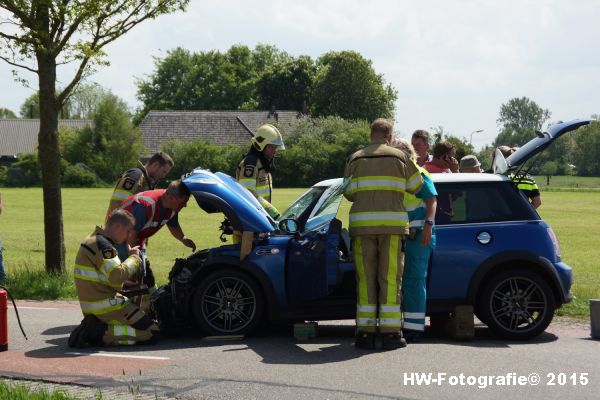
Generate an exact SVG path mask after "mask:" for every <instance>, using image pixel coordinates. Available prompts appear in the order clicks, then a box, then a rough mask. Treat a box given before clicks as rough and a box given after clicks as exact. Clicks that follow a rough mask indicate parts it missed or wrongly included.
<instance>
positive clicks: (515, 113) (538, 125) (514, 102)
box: [494, 97, 551, 147]
mask: <svg viewBox="0 0 600 400" xmlns="http://www.w3.org/2000/svg"><path fill="white" fill-rule="evenodd" d="M550 115H551V113H550V111H549V110H547V109H544V108H541V107H540V106H539V105H537V103H536V102H535V101H533V100H529V99H528V98H527V97H520V98H513V99H510V100H509V101H508V103H505V104H502V106H500V114H499V116H498V119H497V120H496V122H497V123H498V126H499V127H500V133H499V134H498V136H497V137H496V139H495V140H494V146H495V147H497V146H502V145H505V146H510V147H513V146H522V145H524V144H525V143H527V142H528V141H530V140H531V139H533V138H534V137H535V132H536V131H537V130H541V129H542V127H543V125H544V123H545V122H546V121H547V120H548V119H549V118H550Z"/></svg>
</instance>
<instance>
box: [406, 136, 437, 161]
mask: <svg viewBox="0 0 600 400" xmlns="http://www.w3.org/2000/svg"><path fill="white" fill-rule="evenodd" d="M430 136H431V135H430V134H429V132H427V131H426V130H424V129H417V130H416V131H414V132H413V134H412V138H411V144H412V146H413V148H414V149H415V152H416V153H417V165H418V166H419V167H423V166H424V165H425V163H426V162H427V161H431V158H432V157H431V154H429V141H430Z"/></svg>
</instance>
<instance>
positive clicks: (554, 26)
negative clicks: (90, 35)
mask: <svg viewBox="0 0 600 400" xmlns="http://www.w3.org/2000/svg"><path fill="white" fill-rule="evenodd" d="M598 11H600V2H599V1H595V0H589V1H583V0H572V1H569V2H567V1H554V0H545V1H528V0H520V1H513V0H505V1H492V0H489V1H475V0H473V1H461V0H456V1H452V2H450V1H427V0H422V1H418V2H417V1H407V0H401V1H377V0H371V1H368V2H366V1H353V0H344V1H342V0H339V1H338V0H320V1H312V0H307V1H298V0H294V1H292V0H280V1H277V0H272V1H249V0H222V1H203V0H191V1H190V5H189V7H188V10H187V11H186V12H178V13H175V14H172V15H166V16H161V17H159V18H158V19H156V20H153V21H148V22H144V23H143V24H141V25H139V26H137V27H135V28H134V29H133V30H131V31H130V32H129V33H128V34H127V35H125V36H123V37H121V38H120V39H118V40H117V41H116V42H114V43H112V44H110V45H109V46H107V47H106V48H105V51H106V52H107V54H108V60H109V61H110V66H108V67H103V68H101V69H100V70H99V71H98V72H97V73H96V74H94V75H93V76H92V77H91V78H90V79H89V81H91V82H97V83H99V84H100V85H102V86H103V87H105V88H107V89H110V90H111V91H112V92H113V93H114V94H116V95H118V96H119V97H121V98H122V99H124V100H125V101H126V102H127V103H128V104H129V105H130V106H131V107H132V108H136V107H138V106H139V105H140V103H139V101H138V100H137V98H136V91H137V86H136V79H145V78H147V76H148V75H149V74H151V73H152V72H153V70H154V66H155V64H154V63H155V59H156V58H157V57H158V58H161V57H164V56H165V55H166V52H167V51H168V50H170V49H173V48H175V47H177V46H181V47H184V48H186V49H188V50H190V51H192V52H200V51H209V50H220V51H226V50H227V49H228V48H229V47H231V46H232V45H235V44H242V45H246V46H248V47H251V48H254V46H256V45H257V44H271V45H274V46H276V47H277V48H279V49H280V50H284V51H286V52H288V53H289V54H291V55H293V56H299V55H309V56H311V57H312V58H313V59H316V58H318V57H319V56H321V55H323V54H324V53H326V52H328V51H331V50H336V51H339V50H354V51H357V52H359V53H360V54H362V55H363V56H364V57H365V58H368V59H370V60H371V61H372V62H373V67H374V69H375V71H376V72H377V73H380V74H383V76H384V79H385V81H386V82H388V83H391V84H392V85H393V86H394V87H395V88H396V89H397V91H398V100H397V101H396V109H395V117H394V122H395V124H394V127H395V131H396V132H397V133H399V134H400V135H401V136H403V137H409V136H410V135H411V133H412V132H413V131H414V130H416V129H426V130H430V131H431V130H432V128H437V127H440V126H441V127H443V129H444V132H446V133H449V134H451V135H454V136H458V137H464V138H467V139H471V138H472V143H473V145H474V146H475V148H476V149H479V148H481V147H482V146H484V145H486V144H490V143H491V142H492V141H493V140H494V138H495V137H496V135H497V134H498V125H497V122H496V120H497V119H498V114H499V111H500V107H501V105H502V104H504V103H507V102H508V101H509V100H510V99H512V98H515V97H523V96H525V97H528V98H529V99H531V100H533V101H535V102H536V103H537V104H538V105H539V106H541V107H543V108H546V109H548V110H550V112H551V113H552V115H551V119H550V120H551V121H552V122H556V121H559V120H563V121H566V120H570V119H574V118H585V117H590V116H591V115H592V114H598V113H600V52H599V51H598V39H599V38H600V23H598ZM0 15H2V14H0ZM0 29H5V28H3V26H1V25H0ZM12 69H14V68H13V67H11V66H9V65H8V64H6V63H4V62H2V61H0V107H5V108H9V109H11V110H12V111H14V112H15V113H17V114H18V113H19V109H20V106H21V104H22V103H23V102H24V101H25V99H26V98H27V97H28V96H29V95H31V94H32V93H33V90H32V89H29V88H24V87H23V86H22V85H21V83H18V82H15V80H14V78H13V76H12V73H11V70H12ZM20 76H21V77H23V78H26V79H30V82H31V84H32V86H34V87H35V86H36V85H37V78H36V76H35V75H33V74H31V73H24V72H21V75H20ZM71 76H72V70H69V68H62V69H61V70H59V75H58V79H59V80H60V81H61V82H68V81H69V80H70V77H71ZM478 130H483V132H476V133H473V132H475V131H478Z"/></svg>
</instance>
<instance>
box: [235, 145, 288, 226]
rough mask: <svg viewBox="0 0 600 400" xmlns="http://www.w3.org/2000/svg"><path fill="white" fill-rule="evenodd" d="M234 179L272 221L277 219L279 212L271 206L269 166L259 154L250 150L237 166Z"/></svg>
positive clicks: (271, 189)
mask: <svg viewBox="0 0 600 400" xmlns="http://www.w3.org/2000/svg"><path fill="white" fill-rule="evenodd" d="M235 179H237V181H238V182H239V183H240V184H242V186H244V187H245V188H246V189H248V190H249V191H250V192H251V193H252V194H253V195H254V197H256V198H257V199H258V202H259V203H260V204H261V205H262V206H263V208H264V209H265V211H266V212H267V213H268V214H269V215H270V216H271V217H273V218H274V219H277V218H278V217H279V211H278V210H277V208H275V206H274V205H272V204H271V192H272V191H273V178H272V177H271V165H270V163H269V161H268V160H267V159H265V158H264V157H262V154H261V153H259V152H257V151H256V150H254V149H252V150H251V151H250V152H249V153H248V154H247V155H246V157H244V159H243V160H242V161H241V162H240V164H239V165H238V168H237V171H236V174H235Z"/></svg>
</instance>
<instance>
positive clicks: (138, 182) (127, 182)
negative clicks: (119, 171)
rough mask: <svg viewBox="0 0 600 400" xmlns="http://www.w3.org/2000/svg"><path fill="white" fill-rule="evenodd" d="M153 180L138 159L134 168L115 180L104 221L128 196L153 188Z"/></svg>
mask: <svg viewBox="0 0 600 400" xmlns="http://www.w3.org/2000/svg"><path fill="white" fill-rule="evenodd" d="M154 187H155V182H154V181H152V179H150V177H149V176H148V172H147V171H146V167H144V164H142V163H141V162H140V161H138V163H137V166H136V167H135V168H131V169H128V170H127V171H125V173H124V174H123V175H121V177H120V178H119V180H118V181H117V184H116V186H115V189H114V191H113V194H112V197H111V198H110V203H109V204H108V211H107V212H106V219H105V220H106V221H108V217H109V216H110V213H111V212H112V211H113V210H114V209H115V208H117V207H119V205H120V204H121V203H122V202H123V200H125V199H126V198H128V197H129V196H131V195H133V194H136V193H140V192H145V191H147V190H154Z"/></svg>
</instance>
